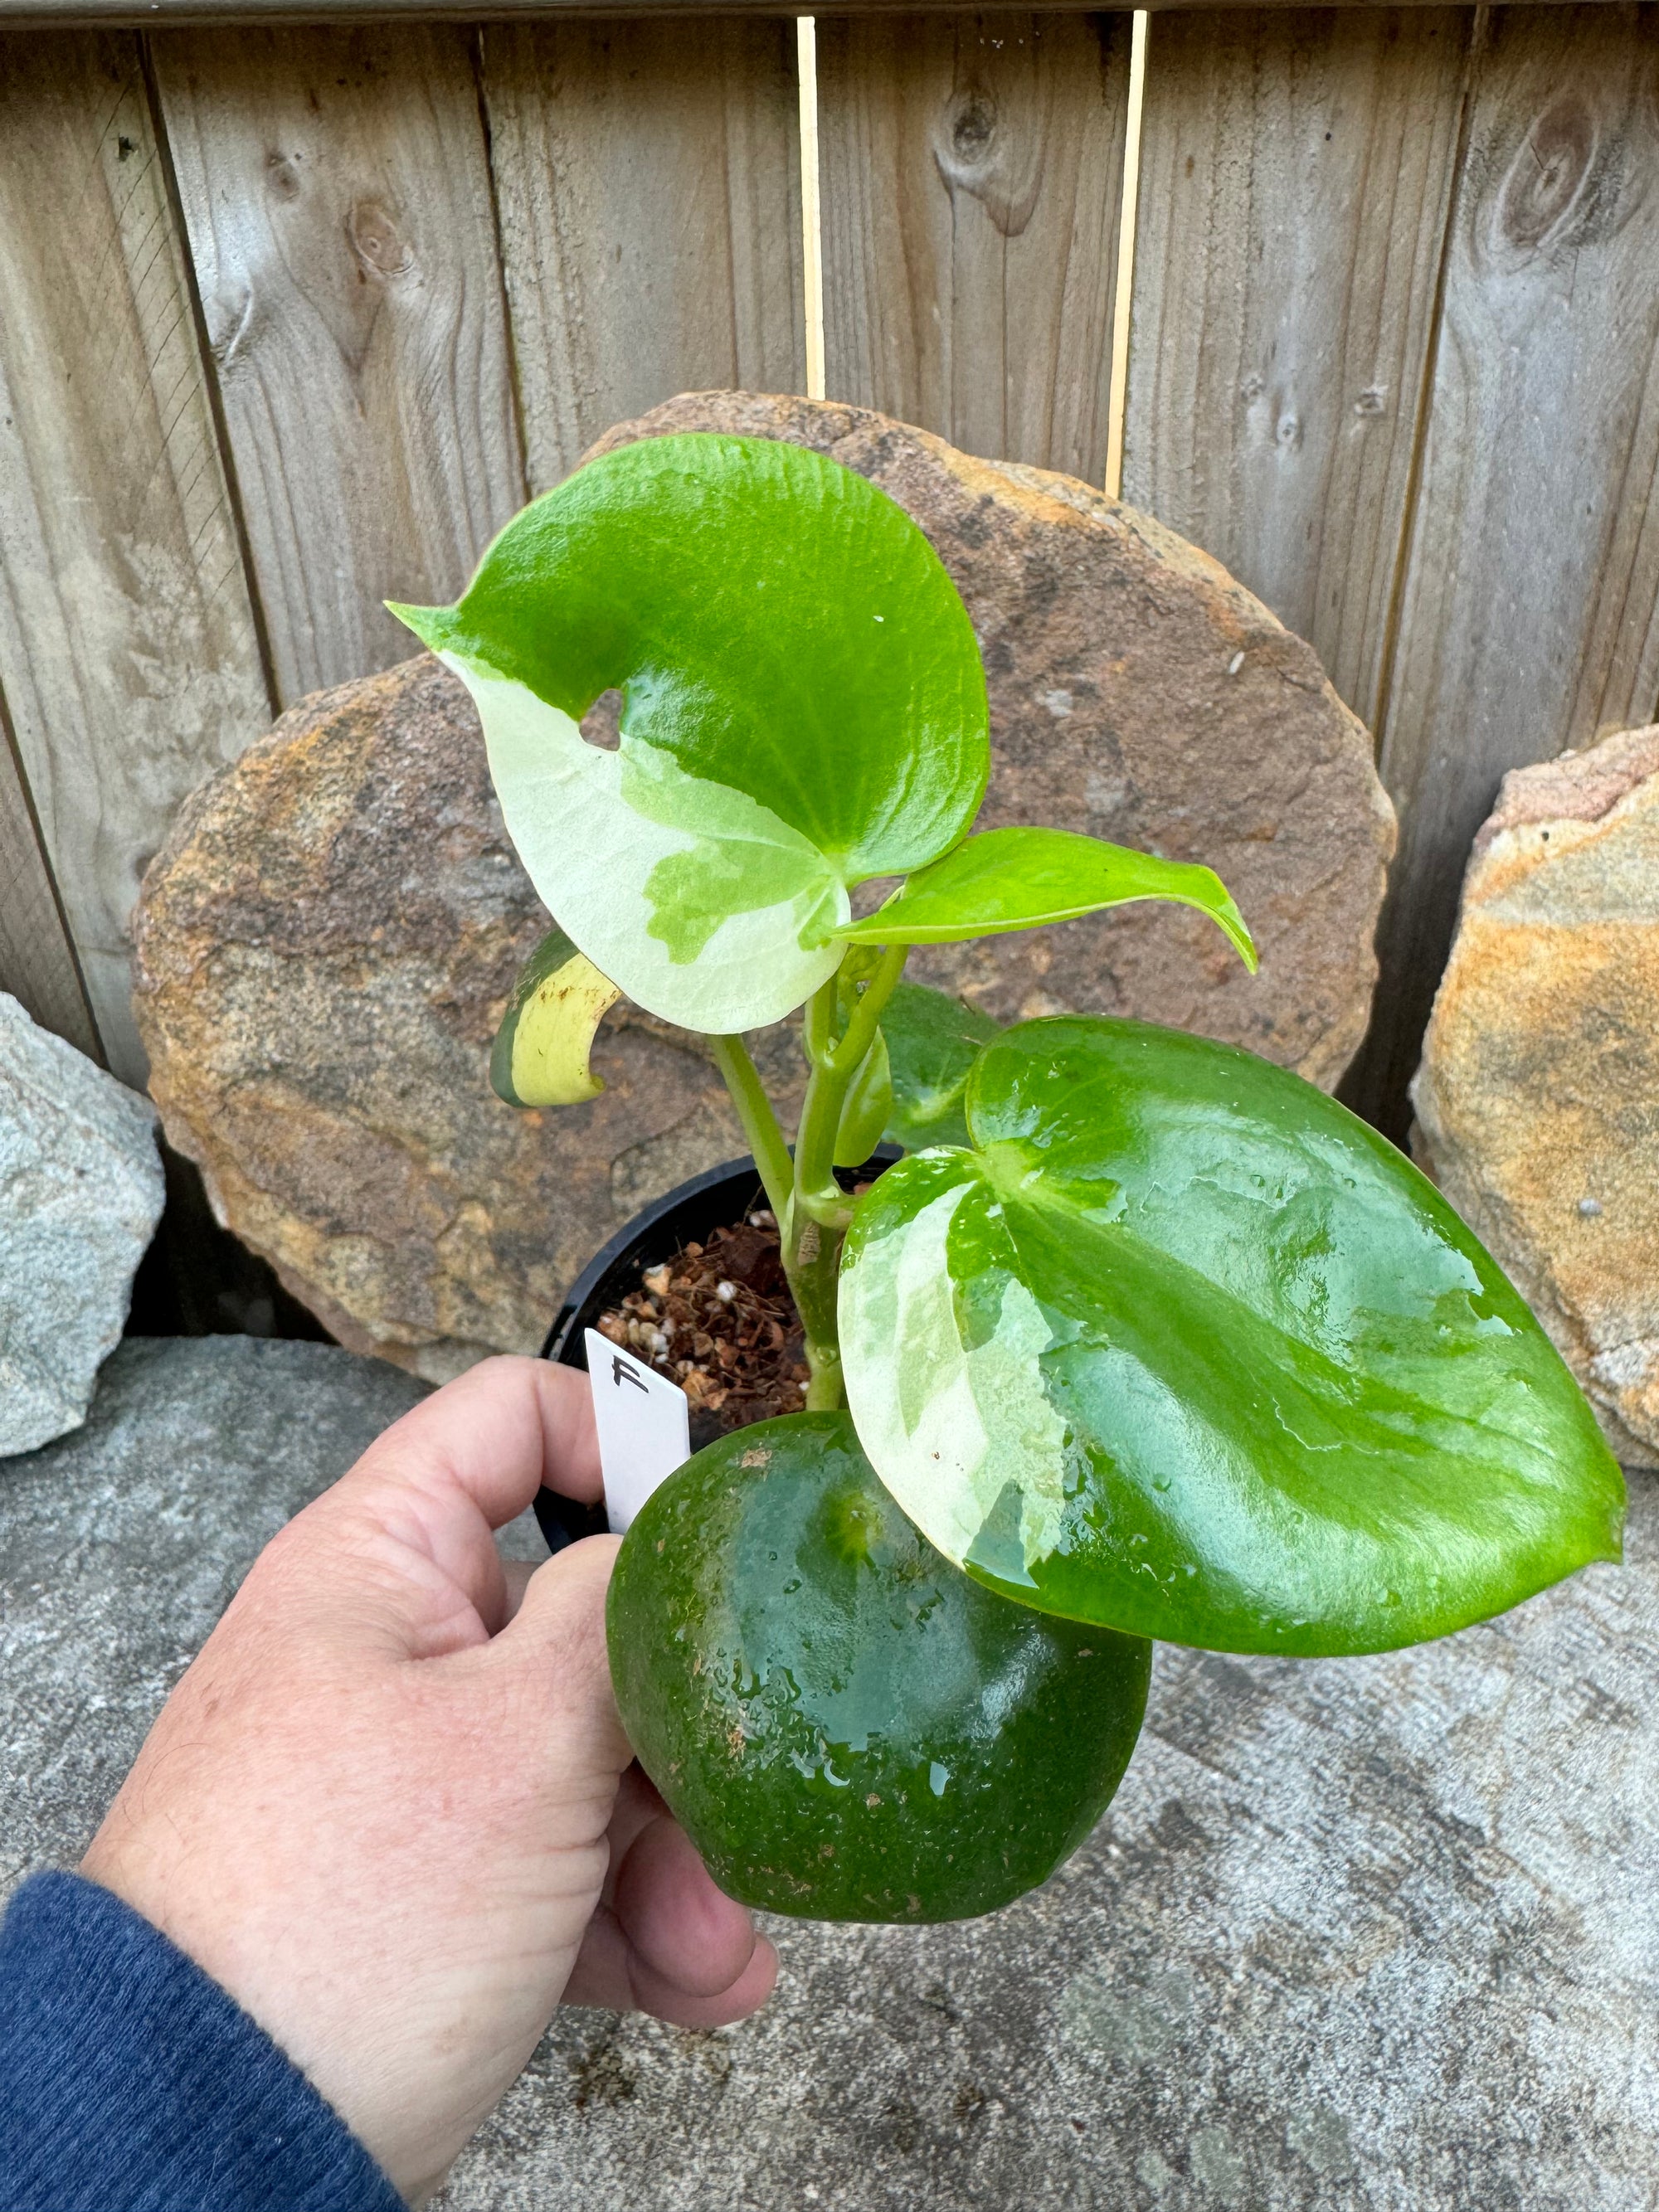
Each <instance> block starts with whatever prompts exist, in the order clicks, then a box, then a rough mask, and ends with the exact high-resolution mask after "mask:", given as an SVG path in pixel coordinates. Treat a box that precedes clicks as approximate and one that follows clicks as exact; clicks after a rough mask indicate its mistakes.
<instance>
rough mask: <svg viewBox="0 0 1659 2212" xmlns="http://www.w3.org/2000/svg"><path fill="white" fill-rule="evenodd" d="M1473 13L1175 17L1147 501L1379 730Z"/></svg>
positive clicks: (1137, 418)
mask: <svg viewBox="0 0 1659 2212" xmlns="http://www.w3.org/2000/svg"><path fill="white" fill-rule="evenodd" d="M1471 21H1472V16H1471V13H1470V11H1468V10H1460V9H1445V10H1425V11H1423V12H1420V13H1416V14H1407V15H1394V14H1383V13H1375V12H1371V11H1368V10H1357V11H1353V12H1351V13H1346V14H1344V13H1339V12H1337V11H1336V10H1334V9H1321V10H1319V11H1317V12H1310V13H1308V14H1306V15H1275V14H1273V13H1271V12H1254V11H1253V12H1249V13H1243V12H1241V13H1237V14H1231V15H1222V16H1174V17H1170V19H1169V20H1168V21H1160V22H1158V23H1157V24H1155V25H1154V26H1153V27H1152V44H1151V52H1150V54H1149V57H1148V65H1147V82H1146V111H1145V118H1144V122H1143V126H1142V132H1141V164H1140V222H1139V232H1138V236H1137V240H1136V249H1135V282H1134V316H1133V338H1132V342H1131V347H1130V359H1129V398H1128V410H1127V423H1126V443H1125V456H1124V480H1123V495H1124V497H1125V498H1126V499H1127V500H1128V501H1129V502H1130V503H1131V505H1132V506H1135V507H1146V508H1147V509H1148V510H1150V512H1151V513H1154V514H1156V515H1157V516H1158V519H1159V520H1160V521H1163V522H1167V523H1168V524H1170V526H1171V527H1172V528H1174V529H1176V530H1179V531H1180V532H1182V535H1183V536H1185V537H1188V538H1192V539H1194V541H1195V542H1196V543H1197V544H1200V545H1202V546H1203V547H1204V548H1205V550H1206V551H1207V552H1210V553H1213V554H1214V555H1215V556H1216V557H1217V558H1218V560H1220V561H1223V562H1225V563H1226V565H1227V567H1228V568H1231V570H1232V572H1233V574H1235V575H1236V576H1237V577H1238V579H1239V580H1240V581H1241V582H1242V583H1244V584H1246V585H1248V586H1249V588H1250V590H1251V591H1253V592H1255V593H1256V594H1257V596H1258V597H1259V598H1261V599H1265V600H1266V602H1267V605H1269V606H1270V607H1271V608H1272V609H1273V612H1274V613H1275V614H1276V615H1277V616H1278V617H1279V619H1280V620H1281V621H1282V622H1284V623H1287V624H1288V625H1289V627H1290V628H1291V629H1294V630H1296V631H1297V632H1299V633H1300V634H1301V635H1303V636H1304V637H1306V638H1308V639H1310V641H1312V643H1313V644H1314V645H1315V646H1316V648H1317V649H1318V652H1319V654H1320V657H1321V658H1322V660H1323V661H1324V663H1325V665H1326V667H1327V669H1328V671H1329V672H1330V675H1331V679H1332V681H1333V682H1334V684H1335V685H1336V688H1337V690H1339V691H1340V693H1341V695H1342V696H1343V698H1344V699H1345V700H1346V702H1348V704H1349V705H1350V706H1351V707H1352V708H1353V709H1354V710H1355V712H1356V713H1357V714H1358V715H1359V716H1360V718H1361V719H1362V720H1364V721H1366V722H1370V721H1372V720H1374V718H1375V714H1376V705H1377V699H1378V695H1379V690H1380V686H1381V681H1382V670H1383V656H1384V651H1385V647H1386V642H1387V637H1388V628H1389V605H1390V602H1391V599H1392V593H1393V588H1394V580H1395V571H1396V566H1397V562H1398V555H1399V548H1400V538H1401V528H1402V526H1403V522H1404V518H1405V513H1406V505H1407V485H1408V483H1409V482H1410V477H1411V465H1412V456H1413V447H1414V445H1415V442H1416V436H1417V428H1418V422H1419V409H1420V404H1421V400H1422V394H1423V383H1424V377H1425V371H1426V365H1427V360H1428V353H1429V345H1430V337H1431V329H1432V325H1433V308H1434V301H1435V293H1436V283H1437V276H1438V272H1439V268H1440V260H1441V252H1442V248H1443V241H1444V238H1445V229H1446V217H1447V211H1448V209H1449V204H1450V199H1451V192H1452V186H1453V179H1454V172H1455V156H1456V148H1457V137H1458V123H1459V118H1460V113H1461V107H1462V85H1463V77H1464V69H1465V59H1466V53H1467V47H1468V33H1469V27H1470V22H1471Z"/></svg>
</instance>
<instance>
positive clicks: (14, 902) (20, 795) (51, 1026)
mask: <svg viewBox="0 0 1659 2212" xmlns="http://www.w3.org/2000/svg"><path fill="white" fill-rule="evenodd" d="M5 719H6V718H5V715H4V713H3V709H0V991H4V992H7V993H9V994H10V996H11V997H12V998H14V999H15V1000H17V1001H18V1003H19V1005H20V1006H22V1008H23V1010H24V1012H26V1013H27V1014H29V1015H30V1016H32V1017H33V1019H34V1020H35V1021H37V1022H39V1023H40V1025H41V1027H42V1028H43V1029H48V1030H54V1031H55V1032H56V1033H57V1035H58V1036H62V1037H67V1038H68V1039H69V1041H70V1043H71V1044H72V1045H76V1046H78V1047H79V1048H80V1049H81V1050H82V1052H84V1053H89V1054H92V1056H93V1057H94V1059H100V1058H101V1057H102V1048H101V1047H100V1044H99V1042H98V1032H97V1030H96V1029H95V1027H94V1024H93V1019H92V1009H91V1007H90V1006H88V1004H87V999H86V994H85V992H84V991H83V990H82V987H81V977H80V974H79V972H78V970H77V969H76V964H75V954H74V951H73V950H72V949H71V947H70V939H69V933H68V931H67V930H66V929H65V927H64V918H63V915H61V913H60V912H59V911H58V896H57V893H56V892H55V890H53V888H52V872H51V869H50V867H49V866H48V865H47V861H46V854H44V853H43V852H42V851H41V849H40V837H39V836H38V834H37V832H36V829H35V823H34V816H33V810H32V809H31V807H30V805H29V803H28V797H27V791H26V789H25V787H24V783H23V776H22V770H21V768H20V766H19V764H18V761H17V757H16V754H15V751H14V750H13V745H12V741H11V737H10V732H9V730H8V729H7V728H6V727H5V726H4V724H5Z"/></svg>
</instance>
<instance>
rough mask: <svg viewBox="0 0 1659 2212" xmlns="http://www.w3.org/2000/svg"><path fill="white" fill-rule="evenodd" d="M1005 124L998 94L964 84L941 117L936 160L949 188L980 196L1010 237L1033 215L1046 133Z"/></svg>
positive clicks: (934, 143) (987, 211)
mask: <svg viewBox="0 0 1659 2212" xmlns="http://www.w3.org/2000/svg"><path fill="white" fill-rule="evenodd" d="M1024 136H1025V134H1022V133H1021V132H1018V131H1013V132H1010V131H1005V130H1004V129H1003V127H1002V113H1001V110H1000V106H999V105H998V102H997V100H996V97H995V95H994V94H993V93H990V92H987V91H986V90H985V89H984V88H983V87H982V86H973V87H969V88H963V90H962V91H960V92H958V93H957V94H956V96H955V98H954V99H953V100H951V102H950V103H949V105H948V106H946V107H945V110H944V112H942V114H941V115H940V117H939V125H938V126H937V129H936V131H935V136H934V140H933V159H934V161H935V162H936V163H937V165H938V167H939V175H940V177H941V178H942V179H944V181H945V186H946V188H947V190H949V191H952V192H958V191H961V192H968V193H970V194H971V195H972V196H973V197H974V198H975V199H976V200H977V201H978V202H979V204H980V205H981V207H982V208H983V209H984V210H985V212H986V214H987V216H989V217H990V218H991V221H992V222H994V224H995V225H996V227H997V228H998V229H999V230H1000V232H1001V233H1002V234H1003V236H1004V237H1005V238H1018V236H1019V234H1020V233H1021V232H1022V231H1023V230H1024V228H1025V226H1026V225H1027V223H1029V222H1030V220H1031V216H1032V213H1033V211H1034V210H1035V209H1036V198H1037V192H1038V190H1039V188H1040V186H1041V184H1042V144H1041V138H1040V134H1036V133H1032V134H1030V143H1022V140H1023V138H1024Z"/></svg>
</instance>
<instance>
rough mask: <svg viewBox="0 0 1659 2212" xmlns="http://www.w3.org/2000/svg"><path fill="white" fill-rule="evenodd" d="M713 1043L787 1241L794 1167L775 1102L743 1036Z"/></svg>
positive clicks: (717, 1061) (751, 1150)
mask: <svg viewBox="0 0 1659 2212" xmlns="http://www.w3.org/2000/svg"><path fill="white" fill-rule="evenodd" d="M710 1042H711V1043H712V1044H713V1046H714V1064H715V1066H717V1067H718V1068H719V1069H720V1073H721V1074H722V1075H723V1076H724V1077H725V1079H726V1089H727V1091H730V1092H731V1094H732V1104H733V1105H734V1106H735V1107H736V1108H737V1109H738V1121H741V1122H742V1124H743V1133H744V1136H745V1137H747V1138H748V1139H749V1149H750V1152H752V1153H753V1154H754V1156H755V1165H756V1166H757V1168H758V1169H759V1170H760V1179H761V1182H762V1183H763V1185H764V1186H765V1189H766V1195H767V1199H768V1201H769V1204H770V1206H771V1208H772V1211H773V1212H774V1214H775V1216H776V1217H777V1224H778V1233H779V1237H780V1238H781V1239H783V1238H787V1235H788V1230H789V1203H790V1199H791V1196H792V1194H793V1185H794V1176H795V1170H794V1164H793V1161H792V1160H791V1159H790V1158H789V1147H788V1146H787V1144H785V1142H784V1140H783V1131H782V1130H781V1128H780V1127H778V1117H777V1115H775V1113H774V1112H773V1110H772V1102H771V1100H770V1099H769V1097H767V1095H766V1086H765V1085H764V1084H763V1083H762V1081H761V1079H760V1071H759V1070H758V1069H757V1067H756V1066H755V1063H754V1061H753V1060H750V1057H749V1048H748V1047H747V1046H746V1045H745V1044H744V1041H743V1039H742V1038H741V1037H740V1036H715V1037H713V1038H711V1039H710ZM785 1264H786V1266H787V1261H786V1263H785Z"/></svg>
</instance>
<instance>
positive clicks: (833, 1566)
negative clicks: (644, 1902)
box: [607, 1413, 1151, 1921]
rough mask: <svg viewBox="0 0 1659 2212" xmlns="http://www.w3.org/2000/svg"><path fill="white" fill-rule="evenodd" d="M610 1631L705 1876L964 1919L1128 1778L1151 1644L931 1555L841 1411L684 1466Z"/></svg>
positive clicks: (623, 1558)
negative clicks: (1074, 1617) (1088, 1623)
mask: <svg viewBox="0 0 1659 2212" xmlns="http://www.w3.org/2000/svg"><path fill="white" fill-rule="evenodd" d="M607 1628H608V1632H609V1640H610V1647H611V1680H612V1681H613V1683H614V1685H615V1687H616V1692H617V1705H618V1706H619V1707H620V1709H621V1712H622V1716H623V1723H624V1724H625V1725H626V1727H627V1729H628V1733H629V1738H630V1740H631V1741H632V1742H633V1743H634V1745H635V1748H636V1749H637V1751H638V1753H639V1756H640V1762H641V1765H643V1766H644V1768H645V1771H646V1772H647V1774H648V1775H649V1776H650V1777H651V1778H652V1780H653V1782H654V1783H655V1784H656V1785H657V1787H658V1788H659V1790H661V1791H662V1794H663V1796H665V1798H666V1799H667V1801H668V1803H669V1806H670V1808H671V1810H672V1812H673V1813H674V1814H675V1816H676V1818H677V1819H678V1820H679V1821H680V1823H681V1825H682V1826H684V1829H685V1831H686V1832H687V1833H688V1835H690V1838H691V1840H692V1841H693V1843H695V1844H696V1846H697V1848H698V1850H700V1851H701V1852H702V1856H703V1857H704V1859H705V1860H706V1861H707V1863H708V1868H709V1871H710V1872H711V1873H712V1874H713V1875H714V1879H715V1881H718V1882H719V1883H720V1887H722V1888H723V1889H725V1890H726V1891H727V1892H728V1893H730V1894H731V1895H732V1896H733V1897H736V1898H739V1899H742V1900H743V1901H744V1903H745V1904H748V1905H757V1906H761V1907H764V1908H765V1909H767V1910H769V1911H775V1912H787V1913H795V1914H800V1915H805V1916H807V1917H813V1918H817V1919H823V1920H911V1921H927V1920H951V1919H958V1918H962V1917H965V1916H967V1915H969V1914H972V1913H978V1912H988V1911H992V1910H993V1909H994V1907H995V1906H997V1905H1005V1904H1006V1903H1007V1902H1008V1900H1009V1899H1011V1898H1014V1897H1018V1895H1019V1894H1020V1893H1021V1892H1022V1891H1024V1890H1026V1889H1030V1887H1032V1886H1033V1885H1034V1884H1036V1883H1037V1882H1039V1881H1042V1880H1043V1879H1044V1878H1045V1877H1046V1876H1047V1875H1049V1874H1051V1873H1052V1872H1053V1871H1054V1868H1055V1867H1056V1866H1058V1865H1059V1864H1060V1863H1061V1862H1062V1861H1063V1860H1064V1859H1066V1857H1069V1856H1070V1854H1071V1853H1072V1852H1073V1850H1076V1848H1077V1846H1078V1844H1079V1843H1081V1842H1082V1840H1083V1838H1084V1837H1085V1836H1086V1835H1087V1834H1088V1832H1089V1831H1090V1829H1091V1827H1092V1826H1094V1824H1095V1822H1096V1821H1097V1820H1098V1819H1099V1817H1100V1815H1101V1814H1102V1813H1103V1811H1104V1809H1105V1808H1106V1805H1107V1803H1108V1802H1109V1799H1110V1797H1111V1796H1112V1793H1113V1791H1114V1790H1115V1789H1116V1787H1117V1784H1118V1782H1119V1780H1120V1778H1121V1776H1122V1773H1123V1770H1124V1768H1125V1766H1126V1765H1127V1764H1128V1759H1129V1754H1130V1752H1131V1751H1132V1750H1133V1747H1134V1741H1135V1737H1136V1735H1137V1734H1138V1733H1139V1727H1140V1718H1141V1713H1142V1711H1143V1709H1144V1707H1145V1705H1146V1683H1147V1676H1148V1673H1149V1670H1150V1662H1151V1651H1150V1649H1149V1647H1148V1646H1147V1645H1146V1644H1145V1643H1143V1642H1140V1641H1139V1639H1137V1638H1129V1637H1121V1636H1114V1635H1111V1634H1109V1633H1106V1632H1102V1631H1101V1630H1099V1629H1097V1628H1082V1627H1079V1626H1077V1625H1076V1624H1075V1623H1073V1622H1071V1621H1063V1620H1051V1619H1049V1618H1048V1616H1047V1615H1045V1614H1043V1613H1036V1612H1034V1611H1032V1610H1031V1608H1030V1607H1027V1606H1019V1605H1009V1604H1007V1603H1006V1601H1004V1600H1003V1599H1001V1598H1000V1597H996V1596H994V1595H992V1594H991V1593H990V1592H989V1591H988V1590H985V1589H981V1588H979V1586H978V1585H977V1584H976V1583H973V1582H970V1581H969V1579H968V1577H966V1576H964V1575H962V1574H960V1573H958V1571H957V1569H956V1568H955V1567H953V1566H951V1565H950V1564H949V1563H948V1562H947V1561H946V1560H945V1559H940V1557H939V1554H938V1553H936V1552H934V1551H933V1550H932V1549H931V1548H930V1547H929V1546H927V1544H926V1543H924V1542H923V1541H922V1540H921V1537H920V1536H919V1535H918V1534H917V1533H916V1531H915V1528H913V1527H912V1526H911V1524H910V1522H908V1521H907V1520H906V1518H905V1516H903V1514H902V1513H901V1512H900V1511H899V1510H898V1508H897V1506H896V1505H895V1504H894V1503H893V1500H892V1499H891V1498H890V1497H889V1496H888V1494H887V1492H885V1491H884V1489H883V1488H882V1486H881V1485H880V1484H879V1483H878V1481H877V1480H876V1479H875V1476H874V1474H872V1472H871V1468H870V1466H869V1462H867V1461H866V1458H865V1456H864V1455H863V1453H862V1452H861V1451H860V1449H859V1445H858V1439H857V1437H855V1436H854V1433H853V1427H852V1424H851V1422H850V1421H849V1420H848V1418H847V1416H846V1414H845V1413H797V1414H792V1415H790V1416H789V1417H788V1418H787V1419H784V1420H778V1421H765V1422H763V1423H761V1424H760V1425H758V1426H757V1427H755V1428H750V1429H744V1430H740V1431H738V1433H737V1434H736V1435H735V1436H731V1437H723V1438H722V1439H721V1440H720V1442H719V1443H714V1444H711V1445H709V1446H708V1449H706V1450H704V1451H702V1452H699V1453H698V1454H697V1455H696V1458H695V1459H693V1460H691V1461H690V1462H689V1463H688V1464H687V1465H686V1466H685V1467H684V1468H681V1469H680V1471H679V1472H678V1474H675V1475H673V1476H671V1478H670V1479H669V1480H668V1481H667V1482H666V1483H665V1484H664V1485H663V1486H662V1487H661V1489H659V1491H657V1492H655V1494H654V1495H653V1497H652V1498H651V1499H650V1500H649V1502H648V1503H647V1505H646V1507H645V1509H644V1510H643V1511H642V1512H641V1514H640V1516H639V1517H638V1518H637V1519H636V1520H635V1522H634V1524H633V1526H632V1528H630V1529H629V1532H628V1535H627V1537H626V1539H625V1540H624V1541H623V1547H622V1551H621V1553H620V1554H619V1555H618V1558H617V1567H616V1572H615V1574H614V1576H613V1577H612V1579H611V1595H610V1600H609V1604H608V1608H607Z"/></svg>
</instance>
